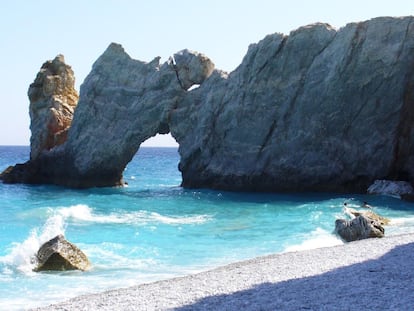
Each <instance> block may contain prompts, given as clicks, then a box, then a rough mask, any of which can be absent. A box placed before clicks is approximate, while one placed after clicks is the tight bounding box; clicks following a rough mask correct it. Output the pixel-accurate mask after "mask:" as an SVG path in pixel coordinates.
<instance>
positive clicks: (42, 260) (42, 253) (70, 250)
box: [34, 235, 90, 271]
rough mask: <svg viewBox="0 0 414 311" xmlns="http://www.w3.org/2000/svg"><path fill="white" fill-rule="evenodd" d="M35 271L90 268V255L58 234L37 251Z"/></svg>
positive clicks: (83, 269)
mask: <svg viewBox="0 0 414 311" xmlns="http://www.w3.org/2000/svg"><path fill="white" fill-rule="evenodd" d="M37 261H38V263H37V267H36V268H35V269H34V270H35V271H50V270H53V271H65V270H82V271H85V270H88V269H89V268H90V262H89V260H88V257H87V256H86V255H85V254H84V253H83V252H82V251H81V250H80V249H79V248H78V247H77V246H76V245H74V244H72V243H70V242H69V241H67V240H66V239H65V237H64V236H63V235H58V236H56V237H54V238H53V239H51V240H50V241H48V242H46V243H45V244H43V245H42V246H41V247H40V248H39V251H38V252H37Z"/></svg>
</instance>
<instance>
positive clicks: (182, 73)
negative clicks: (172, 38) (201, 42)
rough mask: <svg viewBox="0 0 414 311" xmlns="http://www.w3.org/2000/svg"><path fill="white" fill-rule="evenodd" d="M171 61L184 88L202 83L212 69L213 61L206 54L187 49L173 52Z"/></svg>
mask: <svg viewBox="0 0 414 311" xmlns="http://www.w3.org/2000/svg"><path fill="white" fill-rule="evenodd" d="M171 61H172V65H173V66H174V69H175V71H176V73H177V78H178V79H179V81H180V84H181V87H182V88H183V89H185V90H188V89H189V88H190V87H191V86H193V85H195V84H201V83H203V82H204V81H205V80H206V79H207V78H208V77H209V76H210V75H211V74H212V73H213V71H214V63H213V62H212V61H211V60H210V59H209V58H208V57H207V56H205V55H204V54H202V53H198V52H194V51H190V50H188V49H185V50H182V51H179V52H177V53H175V54H174V56H173V58H172V60H171Z"/></svg>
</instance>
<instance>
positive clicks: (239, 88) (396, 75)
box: [170, 17, 414, 191]
mask: <svg viewBox="0 0 414 311" xmlns="http://www.w3.org/2000/svg"><path fill="white" fill-rule="evenodd" d="M413 32H414V24H413V18H412V17H408V18H397V19H395V18H378V19H374V20H370V21H367V22H363V23H358V24H349V25H347V26H346V27H344V28H342V29H340V30H339V31H335V30H334V29H332V28H331V27H329V26H328V25H326V24H315V25H310V26H306V27H302V28H299V29H298V30H295V31H293V32H292V33H291V34H290V35H289V36H283V35H280V34H274V35H269V36H267V37H266V38H265V39H263V40H262V41H261V42H259V43H258V44H255V45H252V46H250V48H249V50H248V52H247V55H246V56H245V58H244V60H243V62H242V64H241V65H240V66H239V67H238V68H237V69H236V70H235V71H234V72H232V73H231V74H229V75H226V74H224V73H219V72H215V73H214V74H213V75H212V76H211V77H210V78H209V79H208V80H207V81H206V82H205V83H204V84H202V85H201V86H200V88H199V89H197V90H194V91H193V92H190V93H189V94H188V95H187V96H186V97H185V98H184V101H183V102H182V103H180V104H179V105H178V106H177V109H175V110H174V111H173V112H172V117H171V124H170V128H171V132H172V134H173V135H174V137H175V138H176V140H177V141H178V142H179V144H180V149H179V151H180V155H181V161H180V170H181V171H182V175H183V185H184V186H185V187H209V188H210V187H212V188H219V189H229V190H260V191H265V190H268V191H306V190H310V191H365V190H366V189H367V187H368V186H369V185H370V184H371V182H373V180H374V179H377V178H378V177H380V176H381V178H384V177H388V178H389V179H395V178H401V179H402V180H412V179H413V177H414V174H413V173H414V171H413V170H414V165H413V164H414V163H413V155H414V153H413V146H414V144H413V139H414V136H413V131H412V128H413V124H414V123H413V112H414V106H413V103H414V75H413V74H414V53H413V51H414V37H413V36H411V35H410V34H411V33H413Z"/></svg>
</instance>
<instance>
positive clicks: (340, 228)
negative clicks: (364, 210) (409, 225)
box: [335, 215, 384, 242]
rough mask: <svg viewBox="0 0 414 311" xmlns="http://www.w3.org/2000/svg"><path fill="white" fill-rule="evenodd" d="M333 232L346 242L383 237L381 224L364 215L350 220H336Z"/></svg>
mask: <svg viewBox="0 0 414 311" xmlns="http://www.w3.org/2000/svg"><path fill="white" fill-rule="evenodd" d="M335 232H336V233H337V234H338V235H339V236H340V237H341V238H342V239H343V240H345V241H346V242H352V241H356V240H362V239H368V238H382V237H384V228H383V227H382V226H381V224H380V223H379V222H377V221H376V220H373V219H371V218H368V217H366V216H364V215H360V216H357V217H355V218H354V219H352V220H346V219H337V220H336V221H335Z"/></svg>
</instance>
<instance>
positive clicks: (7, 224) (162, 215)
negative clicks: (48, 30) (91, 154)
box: [0, 146, 414, 310]
mask: <svg viewBox="0 0 414 311" xmlns="http://www.w3.org/2000/svg"><path fill="white" fill-rule="evenodd" d="M28 158H29V147H6V146H0V170H1V171H3V170H4V169H5V168H7V167H8V166H9V165H12V164H15V163H19V162H20V163H22V162H25V161H26V160H27V159H28ZM178 162H179V155H178V152H177V149H176V148H150V147H146V148H141V149H140V150H139V152H138V153H137V154H136V156H135V157H134V159H133V160H132V161H131V163H129V165H128V167H127V169H126V171H125V173H124V176H125V179H126V181H127V182H128V187H124V188H99V189H98V188H96V189H88V190H73V189H66V188H62V187H56V186H29V185H5V184H1V183H0V310H20V309H27V308H30V307H36V306H43V305H47V304H50V303H54V302H58V301H62V300H66V299H68V298H70V297H74V296H77V295H81V294H87V293H93V292H98V291H104V290H107V289H112V288H119V287H127V286H131V285H136V284H140V283H146V282H151V281H156V280H161V279H166V278H171V277H175V276H181V275H185V274H189V273H195V272H198V271H203V270H207V269H210V268H212V267H216V266H219V265H223V264H227V263H230V262H234V261H239V260H243V259H248V258H253V257H256V256H260V255H265V254H270V253H278V252H287V251H296V250H302V249H309V248H316V247H324V246H331V245H336V244H341V243H342V242H341V241H340V240H339V239H338V238H337V237H336V236H335V235H334V234H333V229H334V222H335V219H337V218H339V217H345V216H344V211H343V203H344V202H347V203H348V204H349V205H350V206H355V207H358V206H359V205H360V204H361V202H363V201H368V202H369V203H370V204H371V205H373V206H374V211H375V212H376V213H378V214H380V215H382V216H385V217H389V218H391V225H389V226H387V227H386V228H385V233H386V235H394V234H399V233H406V232H414V205H413V204H412V203H405V202H403V201H401V200H399V199H397V198H393V197H387V196H368V195H365V196H364V195H336V194H312V193H310V194H289V195H288V194H257V193H231V192H222V191H211V190H186V189H183V188H181V187H180V186H179V185H180V182H181V175H180V172H179V171H178V169H177V166H178ZM59 233H62V234H64V235H65V236H66V238H67V239H68V240H69V241H71V242H72V243H74V244H76V245H77V246H78V247H80V248H81V249H82V250H83V251H84V252H85V253H86V255H87V256H88V257H89V259H90V261H91V263H92V269H91V270H90V271H87V272H80V271H70V272H43V273H36V272H33V271H32V269H33V267H34V266H33V263H32V262H33V257H34V255H35V254H36V252H37V250H38V248H39V246H40V245H41V244H42V243H44V242H46V241H48V240H49V239H51V238H53V237H54V236H56V235H57V234H59Z"/></svg>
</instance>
